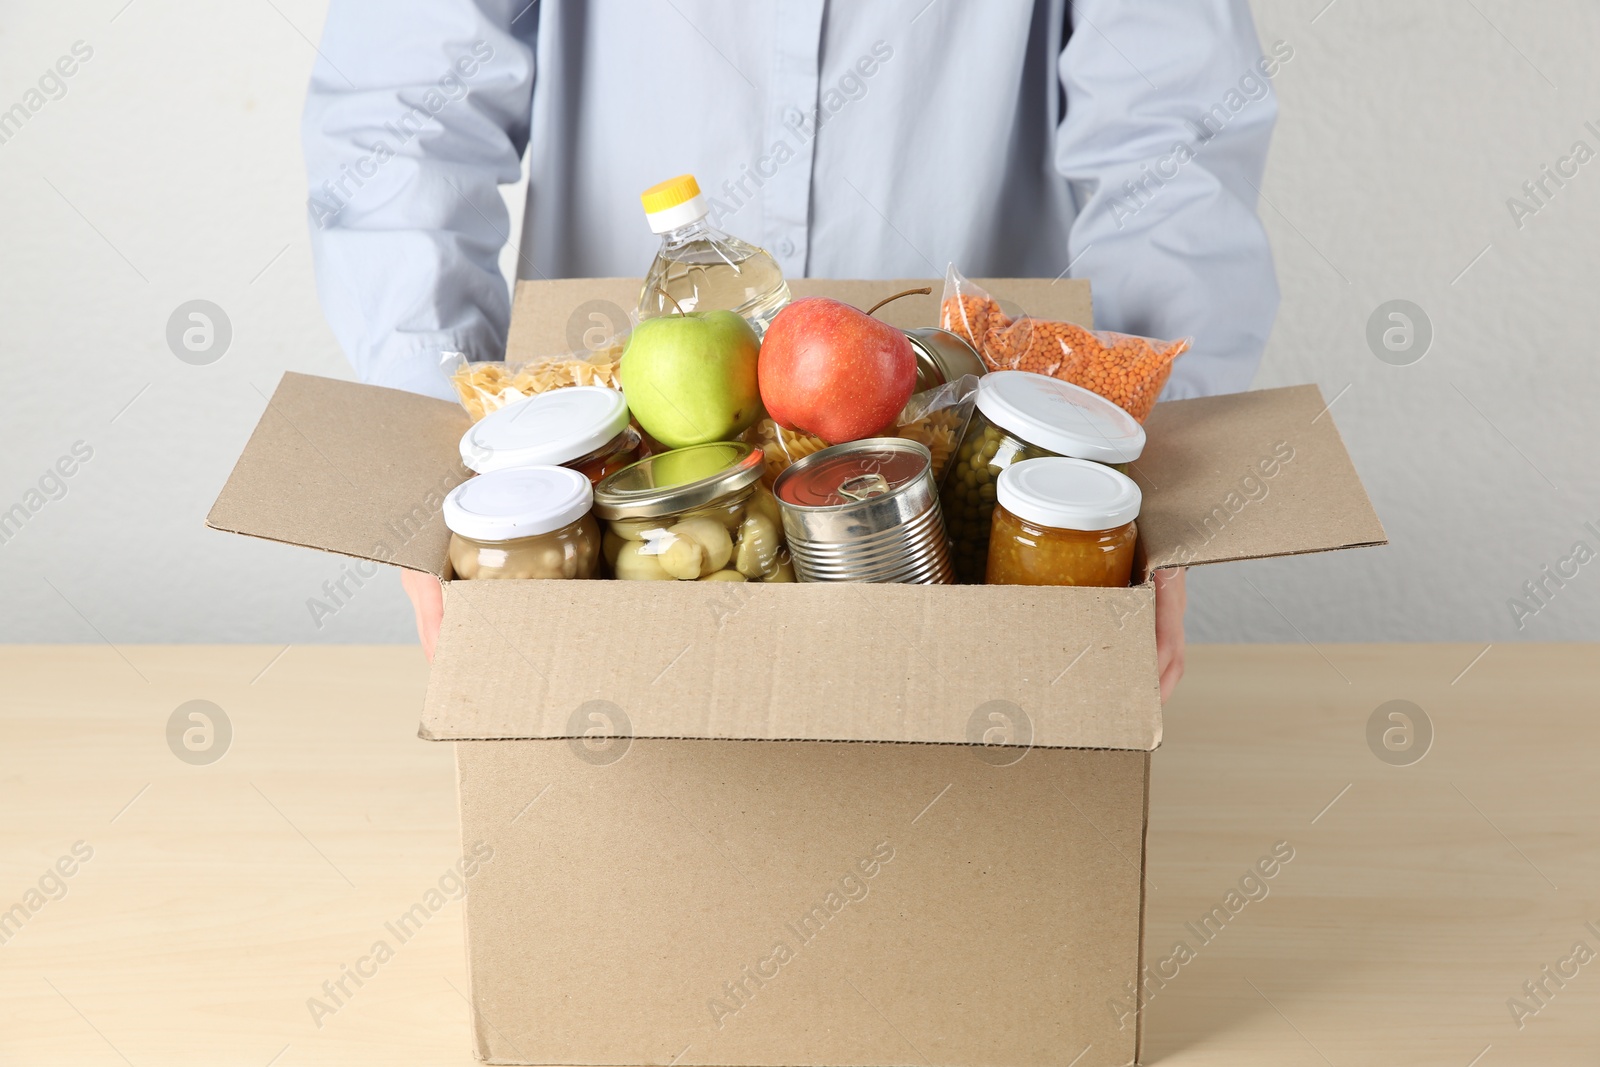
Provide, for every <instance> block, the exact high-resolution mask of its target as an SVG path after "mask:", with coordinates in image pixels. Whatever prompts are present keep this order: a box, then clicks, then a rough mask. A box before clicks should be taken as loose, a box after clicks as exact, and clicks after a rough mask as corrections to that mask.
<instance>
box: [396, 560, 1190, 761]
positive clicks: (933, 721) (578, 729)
mask: <svg viewBox="0 0 1600 1067" xmlns="http://www.w3.org/2000/svg"><path fill="white" fill-rule="evenodd" d="M1152 598H1153V594H1152V591H1151V589H1150V587H1148V586H1136V587H1133V588H1127V589H1070V588H1037V587H1025V586H912V585H865V584H855V583H841V584H799V585H763V584H759V583H752V584H730V583H723V582H615V581H590V582H571V581H568V582H563V581H546V582H451V583H449V584H448V585H447V586H446V588H445V612H444V626H443V629H442V631H441V634H440V638H439V645H438V649H437V652H436V654H435V657H434V663H433V670H432V672H431V674H430V675H429V679H428V694H427V701H426V705H425V707H424V712H423V718H422V729H421V731H420V732H421V735H422V736H423V737H424V738H428V739H431V740H468V739H488V738H568V739H572V740H573V744H575V745H577V746H580V747H582V746H584V745H585V743H586V742H585V741H584V740H583V739H585V738H589V739H590V741H591V742H593V741H594V739H596V738H600V737H604V736H607V735H620V736H623V737H662V738H701V739H716V738H724V739H742V740H773V741H781V740H807V741H882V742H920V743H932V744H968V743H976V744H997V745H1013V746H1018V747H1026V746H1030V745H1031V746H1034V747H1047V748H1114V749H1139V750H1149V749H1152V748H1155V747H1156V746H1157V745H1158V744H1159V743H1160V741H1161V703H1160V696H1159V692H1158V689H1157V679H1156V669H1155V666H1156V659H1155V637H1154V621H1153V615H1152ZM596 619H603V620H605V625H604V627H603V629H604V631H605V634H606V636H605V639H604V640H601V641H597V640H596V639H595V633H596V629H597V627H596V626H595V620H596Z"/></svg>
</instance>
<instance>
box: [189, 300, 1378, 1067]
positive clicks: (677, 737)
mask: <svg viewBox="0 0 1600 1067" xmlns="http://www.w3.org/2000/svg"><path fill="white" fill-rule="evenodd" d="M907 284H908V283H904V282H895V281H885V282H818V281H809V280H807V281H801V282H798V283H795V284H794V288H795V290H797V293H798V294H799V295H804V294H807V293H810V292H816V291H825V292H829V293H833V294H836V295H840V296H842V297H844V298H846V299H850V300H852V302H854V303H857V304H858V305H860V306H866V305H867V304H868V303H869V302H870V301H872V300H875V299H877V298H878V297H880V296H883V295H887V294H888V293H891V292H894V291H896V290H897V289H900V288H905V287H906V285H907ZM909 284H915V283H909ZM983 284H984V285H985V286H986V287H988V288H990V289H991V291H992V292H995V293H996V294H997V296H999V297H1001V298H1003V299H1011V300H1014V301H1016V302H1017V303H1019V304H1021V305H1022V306H1024V307H1027V308H1028V309H1029V310H1031V311H1033V312H1034V313H1036V314H1041V315H1048V316H1052V317H1058V318H1069V319H1073V320H1076V321H1081V322H1085V323H1087V322H1088V320H1089V300H1088V291H1087V287H1086V286H1085V285H1084V284H1083V283H1078V282H1060V283H1050V282H1048V281H1037V280H995V281H984V282H983ZM934 287H935V288H934V291H935V293H936V294H937V292H938V283H934ZM637 291H638V282H637V281H632V280H619V279H612V280H573V281H559V282H543V283H524V284H523V285H522V286H520V287H519V290H518V295H517V309H518V310H517V314H516V319H515V322H514V325H513V336H512V338H511V343H510V348H511V351H512V353H513V354H514V355H533V354H536V353H539V352H551V351H559V350H565V349H566V347H567V343H568V339H569V337H570V335H571V333H572V332H573V330H579V331H581V330H582V329H586V328H588V327H587V318H586V317H589V316H597V317H598V321H601V322H603V321H604V320H605V318H606V316H607V315H608V314H610V312H609V311H608V307H610V308H620V307H626V306H628V305H629V304H631V302H632V294H636V293H637ZM934 306H935V305H934V303H933V302H932V300H931V299H929V298H922V300H921V301H917V300H907V301H902V302H901V303H900V304H898V305H892V307H893V308H894V309H895V310H894V311H892V312H890V316H891V318H892V319H894V320H898V322H899V324H901V325H919V324H926V323H928V322H930V321H932V320H933V308H934ZM575 309H576V310H575ZM466 426H467V417H466V415H465V413H464V412H463V411H462V410H461V409H460V408H458V407H457V406H455V405H453V404H450V403H445V402H442V401H438V400H431V399H427V398H424V397H419V396H414V395H411V394H407V393H401V392H396V391H393V390H388V389H382V388H377V387H372V386H364V385H356V384H352V383H349V382H342V381H334V380H330V379H322V378H312V377H307V376H304V375H299V374H289V375H286V376H285V377H284V379H283V381H282V382H281V384H280V385H279V387H278V390H277V392H276V394H275V395H274V396H273V398H272V400H271V402H270V404H269V405H268V408H267V411H266V413H265V414H264V415H263V416H262V419H261V423H260V425H259V426H258V427H257V428H256V430H255V433H254V435H253V436H252V437H251V439H250V442H249V445H248V446H247V447H246V449H245V451H244V454H243V456H242V457H241V458H240V460H239V463H238V466H237V467H236V468H235V469H234V471H233V474H232V476H231V477H230V478H229V480H228V484H227V486H226V488H225V489H224V490H223V492H222V494H221V496H220V497H219V499H218V500H217V503H216V506H215V507H214V508H213V510H212V512H211V515H210V517H209V520H208V522H209V524H210V525H211V526H213V527H215V528H217V529H220V530H228V531H233V532H236V533H245V534H251V535H254V536H257V537H266V538H271V539H274V540H278V541H286V542H290V543H294V544H300V545H306V546H310V547H313V548H319V549H323V550H325V551H330V552H338V553H343V554H345V555H348V556H353V557H356V558H358V559H363V560H372V561H378V562H386V563H395V564H398V565H400V566H403V567H411V568H414V569H416V570H421V571H426V572H428V573H430V574H434V575H437V576H439V577H440V578H443V579H445V594H444V601H445V611H444V625H443V630H442V633H441V635H440V640H439V646H438V652H437V658H436V660H435V662H434V667H433V672H432V675H431V677H430V681H429V685H428V691H427V697H426V703H425V705H424V708H423V713H422V726H421V731H420V732H421V736H422V737H423V738H426V739H429V740H435V741H456V742H460V743H459V744H457V746H456V756H457V767H458V770H459V780H460V798H461V820H462V837H463V844H464V846H465V847H466V848H469V849H470V848H472V847H473V846H475V845H476V846H478V847H479V849H480V850H481V849H482V848H484V847H485V846H487V847H488V848H492V850H493V858H492V861H490V862H487V863H484V864H482V865H481V866H480V868H479V870H478V872H477V873H476V875H475V876H474V877H473V878H472V879H471V881H470V883H469V888H468V894H467V903H466V914H467V952H468V957H469V962H470V968H471V985H472V1007H473V1026H474V1036H475V1041H476V1047H477V1053H478V1055H479V1056H480V1057H481V1058H483V1059H485V1060H487V1061H488V1062H490V1063H507V1064H511V1063H517V1064H552V1065H554V1064H572V1065H578V1064H584V1065H600V1064H608V1065H609V1064H617V1065H624V1064H674V1065H695V1064H703V1065H712V1064H716V1065H722V1064H752V1065H757V1064H759V1065H773V1067H776V1065H822V1064H838V1065H846V1064H847V1065H863V1067H865V1065H873V1067H886V1065H911V1064H929V1065H932V1064H939V1065H960V1067H1000V1065H1006V1067H1018V1065H1022V1067H1034V1065H1044V1064H1052V1065H1060V1064H1065V1063H1069V1062H1070V1063H1073V1064H1074V1065H1075V1067H1097V1065H1122V1064H1128V1063H1132V1062H1135V1061H1136V1060H1137V1057H1138V1055H1139V1012H1138V1011H1137V1010H1135V1009H1136V1006H1137V1003H1138V997H1137V995H1136V990H1137V988H1138V983H1139V981H1140V959H1141V951H1142V947H1143V946H1142V939H1143V913H1144V909H1143V906H1144V893H1143V885H1144V878H1143V873H1144V864H1145V826H1146V816H1147V809H1148V797H1149V777H1150V753H1151V752H1152V750H1154V749H1155V748H1156V747H1157V746H1158V745H1159V744H1160V743H1161V705H1160V700H1159V694H1158V689H1157V680H1156V671H1155V639H1154V627H1153V612H1152V605H1153V599H1154V598H1153V592H1152V587H1151V585H1149V584H1148V582H1147V581H1144V580H1143V579H1144V577H1145V576H1146V575H1147V574H1148V572H1149V570H1150V569H1152V568H1154V567H1158V566H1164V565H1173V564H1191V565H1193V564H1203V563H1212V562H1218V561H1223V560H1236V559H1249V558H1256V557H1262V556H1279V555H1291V554H1295V553H1301V552H1320V551H1326V550H1331V549H1339V548H1349V547H1353V546H1358V545H1372V544H1380V543H1382V542H1383V541H1384V534H1383V529H1382V527H1381V526H1380V525H1379V523H1378V520H1377V518H1376V516H1375V515H1374V514H1373V511H1372V508H1371V505H1370V504H1369V503H1368V500H1367V497H1366V494H1365V492H1364V491H1363V490H1362V488H1361V484H1360V482H1359V480H1358V479H1357V477H1356V474H1355V471H1354V470H1353V468H1352V466H1351V463H1350V460H1349V457H1348V456H1347V454H1346V452H1345V449H1344V446H1343V444H1342V443H1341V441H1340V439H1339V435H1338V431H1337V430H1336V429H1335V428H1334V425H1333V418H1332V416H1331V415H1330V414H1329V413H1328V412H1327V409H1326V406H1325V403H1324V401H1323V399H1322V396H1321V394H1320V393H1319V392H1318V390H1317V389H1316V388H1315V387H1314V386H1300V387H1294V388H1288V389H1273V390H1263V391H1259V392H1251V393H1242V394H1237V395H1232V396H1221V397H1212V398H1207V399H1200V400H1188V401H1179V402H1175V403H1166V404H1160V405H1157V407H1156V409H1155V411H1154V413H1153V414H1152V415H1151V417H1150V419H1149V421H1148V423H1147V429H1148V431H1149V446H1148V448H1147V449H1146V451H1145V454H1144V456H1143V457H1142V458H1141V459H1140V460H1139V461H1138V463H1137V464H1135V465H1134V469H1133V474H1134V476H1135V477H1136V478H1137V479H1138V481H1139V482H1140V484H1141V487H1142V488H1143V490H1144V494H1145V496H1144V510H1143V513H1142V514H1141V516H1140V518H1139V531H1140V537H1141V542H1140V544H1141V558H1140V563H1139V570H1138V574H1139V577H1140V579H1141V583H1140V584H1137V585H1135V586H1133V587H1132V588H1128V589H1070V588H1027V587H982V586H904V585H890V586H884V585H853V584H844V585H806V584H800V585H742V584H732V585H730V584H724V583H709V582H708V583H694V582H683V583H655V582H640V583H630V582H612V581H596V582H531V581H530V582H452V581H449V580H448V579H449V574H448V570H447V568H448V564H447V561H446V544H447V541H448V532H447V531H446V529H445V527H444V523H443V521H442V520H441V518H440V515H439V507H440V501H441V500H442V498H443V496H444V494H445V493H446V492H447V491H448V490H449V489H450V487H451V486H453V485H455V484H456V483H457V482H459V481H460V480H461V479H462V478H464V477H465V476H466V472H465V471H463V470H462V469H461V468H460V467H459V465H458V463H457V440H458V439H459V437H460V435H461V433H462V432H463V430H464V429H465V428H466ZM479 842H483V843H484V845H478V843H479Z"/></svg>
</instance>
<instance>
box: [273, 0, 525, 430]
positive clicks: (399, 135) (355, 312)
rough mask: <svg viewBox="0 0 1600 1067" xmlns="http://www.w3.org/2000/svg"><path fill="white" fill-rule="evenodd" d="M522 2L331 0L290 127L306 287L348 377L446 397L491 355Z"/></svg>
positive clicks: (515, 118) (513, 162)
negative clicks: (461, 371)
mask: <svg viewBox="0 0 1600 1067" xmlns="http://www.w3.org/2000/svg"><path fill="white" fill-rule="evenodd" d="M537 16H538V9H537V7H535V6H534V4H533V3H532V2H530V0H332V3H331V4H330V5H329V8H328V16H327V22H326V24H325V26H324V28H323V32H322V42H321V45H320V47H319V48H318V59H317V61H316V64H315V67H314V69H313V72H312V77H311V87H310V90H309V92H308V94H307V98H306V106H305V113H304V118H303V122H302V126H301V136H302V141H303V145H304V149H305V163H306V175H307V179H308V182H309V185H310V197H309V201H308V204H307V207H308V214H309V222H310V227H311V249H312V258H313V261H314V264H315V268H316V276H317V291H318V294H319V296H320V297H321V300H322V306H323V311H324V314H325V315H326V316H327V319H328V323H329V325H330V326H331V327H332V328H333V332H334V335H335V336H336V337H337V338H338V340H339V344H340V345H341V346H342V347H343V349H344V351H345V354H346V356H347V357H348V358H349V360H350V362H351V363H352V364H353V365H354V367H355V370H356V373H357V375H358V376H359V377H360V378H361V380H362V381H365V382H371V383H374V384H378V385H387V386H391V387H394V388H397V389H405V390H409V391H411V392H417V393H425V394H429V395H432V396H438V397H442V398H447V399H454V393H453V392H452V390H451V389H450V385H449V381H448V379H447V378H446V376H445V375H444V373H443V372H442V371H441V368H440V360H441V357H442V355H443V353H445V352H451V351H455V352H464V353H466V354H467V356H468V357H469V358H473V359H497V358H499V357H500V354H501V352H502V351H503V350H504V345H505V335H506V327H507V325H508V322H509V319H510V314H511V300H510V294H509V292H508V291H507V287H506V282H505V279H504V277H503V275H502V274H501V273H500V267H499V253H500V249H501V248H502V246H503V245H504V244H505V242H506V240H507V238H508V236H509V231H510V219H509V217H508V213H507V211H506V209H505V204H504V201H503V200H502V199H501V198H500V195H499V192H498V189H497V186H499V185H500V184H503V183H510V182H515V181H516V180H517V179H518V178H519V177H520V173H521V159H522V152H523V149H524V148H525V147H526V145H527V142H528V124H529V120H530V114H531V104H532V95H533V78H534V61H533V56H534V50H533V41H534V32H535V24H536V22H537Z"/></svg>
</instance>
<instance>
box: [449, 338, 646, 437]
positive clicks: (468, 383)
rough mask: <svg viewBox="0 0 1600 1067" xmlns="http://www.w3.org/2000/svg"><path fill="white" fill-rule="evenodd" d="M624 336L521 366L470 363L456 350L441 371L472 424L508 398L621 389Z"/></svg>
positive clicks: (625, 340) (519, 398)
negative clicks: (576, 388)
mask: <svg viewBox="0 0 1600 1067" xmlns="http://www.w3.org/2000/svg"><path fill="white" fill-rule="evenodd" d="M627 340H628V338H627V335H626V334H619V335H618V336H616V337H613V338H611V339H610V340H608V341H606V342H604V343H603V344H601V345H600V346H598V347H596V348H595V349H593V350H587V349H586V350H582V351H578V352H564V353H562V354H560V355H554V356H540V357H537V358H535V359H530V360H526V361H524V362H521V363H514V364H513V363H506V362H503V361H494V360H488V361H483V362H477V363H474V362H471V361H469V360H468V359H467V357H466V356H464V355H462V354H461V353H460V352H449V353H446V354H445V357H444V372H445V374H446V375H447V376H448V377H449V379H450V384H451V385H452V386H454V387H455V391H456V396H457V398H458V399H459V400H460V401H461V406H462V407H464V408H466V409H467V414H468V415H471V416H472V421H473V422H477V421H478V420H479V419H481V418H483V417H484V416H485V415H487V414H489V412H491V411H495V410H498V409H499V408H502V407H504V406H505V405H506V404H508V403H510V402H511V401H513V400H521V399H522V398H523V397H529V396H535V395H537V394H539V393H547V392H549V391H550V390H552V389H562V388H565V387H566V386H569V385H604V386H607V387H609V388H612V389H621V388H622V384H621V382H620V381H619V379H618V375H617V369H618V367H620V366H621V364H622V348H623V345H624V344H626V343H627Z"/></svg>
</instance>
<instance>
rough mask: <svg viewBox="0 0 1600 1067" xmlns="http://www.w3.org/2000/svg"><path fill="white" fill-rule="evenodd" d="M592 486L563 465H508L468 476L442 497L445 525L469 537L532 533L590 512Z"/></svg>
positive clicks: (498, 537)
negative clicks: (474, 475)
mask: <svg viewBox="0 0 1600 1067" xmlns="http://www.w3.org/2000/svg"><path fill="white" fill-rule="evenodd" d="M593 501H594V487H593V486H592V485H590V484H589V479H588V478H585V477H584V476H583V475H581V474H579V473H578V472H577V471H575V470H570V469H568V468H566V467H513V468H511V469H509V470H500V471H493V472H491V473H489V474H480V475H478V476H477V477H476V478H468V479H467V480H466V481H464V482H462V483H461V484H460V485H458V486H456V487H455V488H454V489H452V490H450V495H449V496H447V497H445V498H444V524H445V525H446V526H448V527H450V530H451V532H453V533H458V534H460V535H461V536H462V537H470V538H472V539H473V540H474V541H509V540H511V539H512V538H515V537H536V536H538V535H539V534H547V533H550V532H551V531H552V530H559V529H561V528H562V527H563V526H568V525H570V524H572V523H574V522H577V521H578V520H579V519H581V518H583V517H584V515H586V514H588V512H589V505H590V504H591V503H593Z"/></svg>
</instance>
